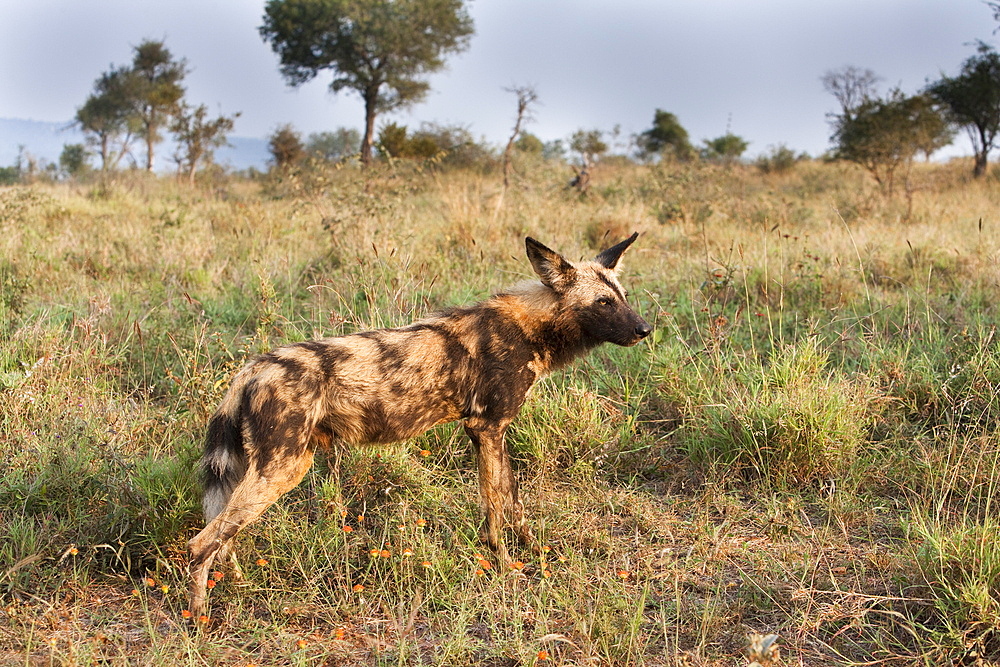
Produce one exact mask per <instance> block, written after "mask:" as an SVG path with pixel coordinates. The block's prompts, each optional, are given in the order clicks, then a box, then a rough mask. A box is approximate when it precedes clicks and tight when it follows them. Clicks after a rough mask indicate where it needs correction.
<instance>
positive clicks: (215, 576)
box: [212, 571, 226, 581]
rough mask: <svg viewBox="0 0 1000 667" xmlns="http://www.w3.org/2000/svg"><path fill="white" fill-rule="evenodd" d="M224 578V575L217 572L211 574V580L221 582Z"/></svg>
mask: <svg viewBox="0 0 1000 667" xmlns="http://www.w3.org/2000/svg"><path fill="white" fill-rule="evenodd" d="M225 576H226V575H225V574H223V573H222V572H218V571H216V572H213V573H212V578H213V579H215V580H216V581H222V578H223V577H225Z"/></svg>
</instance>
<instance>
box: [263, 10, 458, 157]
mask: <svg viewBox="0 0 1000 667" xmlns="http://www.w3.org/2000/svg"><path fill="white" fill-rule="evenodd" d="M259 30H260V34H261V37H263V38H264V40H265V41H267V42H270V44H271V48H272V50H273V51H274V52H275V53H276V54H277V55H278V57H279V59H280V61H281V73H282V75H284V77H285V80H286V81H287V82H288V83H289V84H290V85H292V86H298V85H301V84H303V83H305V82H307V81H309V80H311V79H312V78H314V77H315V76H316V75H317V74H319V72H320V71H322V70H325V69H329V70H332V71H333V72H334V78H333V81H332V82H331V84H330V89H331V90H332V91H333V92H334V93H338V92H340V91H342V90H345V89H346V90H351V91H354V92H356V93H357V94H358V95H360V96H361V99H362V101H363V102H364V105H365V129H364V134H363V137H362V140H361V162H362V163H363V164H366V165H367V164H368V163H369V162H370V161H371V148H372V139H373V137H374V134H375V119H376V117H377V116H378V114H380V113H384V112H388V111H393V110H395V109H400V108H403V107H406V106H408V105H411V104H413V103H415V102H418V101H419V100H421V99H423V97H424V96H425V95H426V94H427V91H428V90H429V88H430V85H429V84H428V83H427V81H426V80H425V79H424V78H423V77H424V76H425V75H427V74H429V73H431V72H435V71H437V70H439V69H441V68H442V67H443V66H444V59H443V56H444V55H445V54H447V53H454V52H458V51H461V50H463V49H465V48H466V46H467V45H468V42H469V37H470V36H471V35H472V33H473V24H472V19H471V17H470V16H469V15H468V13H467V12H466V9H465V6H464V2H463V0H366V2H357V1H356V0H269V2H268V3H267V5H266V6H265V8H264V23H263V25H261V26H260V29H259Z"/></svg>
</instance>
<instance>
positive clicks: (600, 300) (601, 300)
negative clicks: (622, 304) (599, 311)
mask: <svg viewBox="0 0 1000 667" xmlns="http://www.w3.org/2000/svg"><path fill="white" fill-rule="evenodd" d="M596 303H597V305H599V306H610V305H611V299H610V298H608V297H606V296H602V297H598V299H597V302H596Z"/></svg>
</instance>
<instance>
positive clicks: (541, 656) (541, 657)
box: [538, 649, 549, 661]
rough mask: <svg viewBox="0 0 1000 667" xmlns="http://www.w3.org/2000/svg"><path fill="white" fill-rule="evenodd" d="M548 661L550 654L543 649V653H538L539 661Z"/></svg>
mask: <svg viewBox="0 0 1000 667" xmlns="http://www.w3.org/2000/svg"><path fill="white" fill-rule="evenodd" d="M548 659H549V652H548V651H546V650H545V649H542V650H541V651H539V652H538V660H539V661H542V660H548Z"/></svg>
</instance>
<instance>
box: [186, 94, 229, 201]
mask: <svg viewBox="0 0 1000 667" xmlns="http://www.w3.org/2000/svg"><path fill="white" fill-rule="evenodd" d="M239 116H240V114H239V112H237V113H235V114H233V115H232V116H219V117H218V118H214V119H211V120H210V119H209V118H208V107H206V106H205V105H204V104H201V105H199V106H198V107H196V108H194V109H192V108H191V107H189V106H188V105H187V104H184V103H182V104H181V105H180V107H179V108H178V110H177V111H176V113H175V115H174V118H173V121H172V122H171V123H170V131H171V132H172V133H173V135H174V138H175V139H176V140H177V150H176V152H175V153H174V159H175V160H176V161H177V167H178V169H180V170H183V171H185V172H187V176H188V182H189V183H191V184H192V185H193V184H194V175H195V172H196V171H197V170H198V166H199V165H204V164H209V163H211V162H212V158H213V156H214V154H215V149H216V148H219V147H220V146H225V145H226V144H227V143H228V141H227V135H228V134H229V133H230V132H232V131H233V127H234V125H235V123H236V119H237V118H239Z"/></svg>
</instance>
